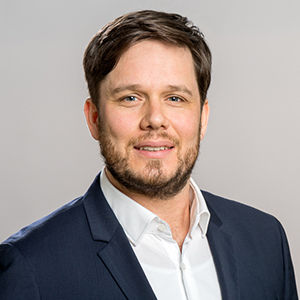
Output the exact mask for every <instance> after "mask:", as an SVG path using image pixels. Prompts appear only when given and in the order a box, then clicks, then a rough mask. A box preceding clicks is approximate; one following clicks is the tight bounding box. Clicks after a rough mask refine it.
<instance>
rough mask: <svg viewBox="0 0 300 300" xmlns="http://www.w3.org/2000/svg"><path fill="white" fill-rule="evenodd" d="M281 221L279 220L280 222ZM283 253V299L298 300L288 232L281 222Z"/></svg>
mask: <svg viewBox="0 0 300 300" xmlns="http://www.w3.org/2000/svg"><path fill="white" fill-rule="evenodd" d="M278 223H279V222H278ZM279 228H280V234H281V244H282V255H283V264H284V265H283V267H284V269H283V271H284V284H283V297H282V299H283V300H298V296H297V288H296V281H295V274H294V268H293V264H292V259H291V254H290V249H289V245H288V241H287V237H286V234H285V232H284V229H283V227H282V225H281V224H280V223H279Z"/></svg>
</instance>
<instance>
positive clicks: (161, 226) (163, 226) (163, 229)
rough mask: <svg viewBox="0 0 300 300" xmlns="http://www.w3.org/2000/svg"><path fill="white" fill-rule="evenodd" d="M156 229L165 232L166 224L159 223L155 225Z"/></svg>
mask: <svg viewBox="0 0 300 300" xmlns="http://www.w3.org/2000/svg"><path fill="white" fill-rule="evenodd" d="M157 230H158V231H160V232H165V231H166V225H165V224H159V225H158V226H157Z"/></svg>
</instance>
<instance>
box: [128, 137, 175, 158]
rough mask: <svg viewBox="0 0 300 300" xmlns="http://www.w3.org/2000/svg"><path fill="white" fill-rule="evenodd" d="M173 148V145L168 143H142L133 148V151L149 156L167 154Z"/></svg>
mask: <svg viewBox="0 0 300 300" xmlns="http://www.w3.org/2000/svg"><path fill="white" fill-rule="evenodd" d="M173 148H174V145H173V144H172V143H171V142H170V141H144V142H141V143H139V144H138V145H135V146H134V149H136V150H138V151H139V152H141V153H143V154H149V155H150V156H151V154H159V153H163V152H169V151H168V150H171V149H173ZM147 156H148V155H147ZM155 157H157V156H155Z"/></svg>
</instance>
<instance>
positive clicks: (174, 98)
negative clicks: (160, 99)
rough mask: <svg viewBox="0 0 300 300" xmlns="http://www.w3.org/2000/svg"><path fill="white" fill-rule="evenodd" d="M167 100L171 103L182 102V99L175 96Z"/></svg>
mask: <svg viewBox="0 0 300 300" xmlns="http://www.w3.org/2000/svg"><path fill="white" fill-rule="evenodd" d="M168 100H170V101H171V102H182V101H183V99H182V98H180V97H177V96H171V97H169V98H168Z"/></svg>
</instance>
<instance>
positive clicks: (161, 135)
mask: <svg viewBox="0 0 300 300" xmlns="http://www.w3.org/2000/svg"><path fill="white" fill-rule="evenodd" d="M160 138H163V139H164V140H168V141H170V142H172V144H174V146H177V147H178V146H179V140H178V139H177V138H175V137H173V136H171V135H169V134H168V133H166V132H161V133H153V132H148V133H146V134H143V135H141V136H139V137H133V138H131V139H130V140H129V142H128V146H134V145H136V144H139V143H141V142H143V141H146V140H151V139H153V140H159V139H160Z"/></svg>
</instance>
